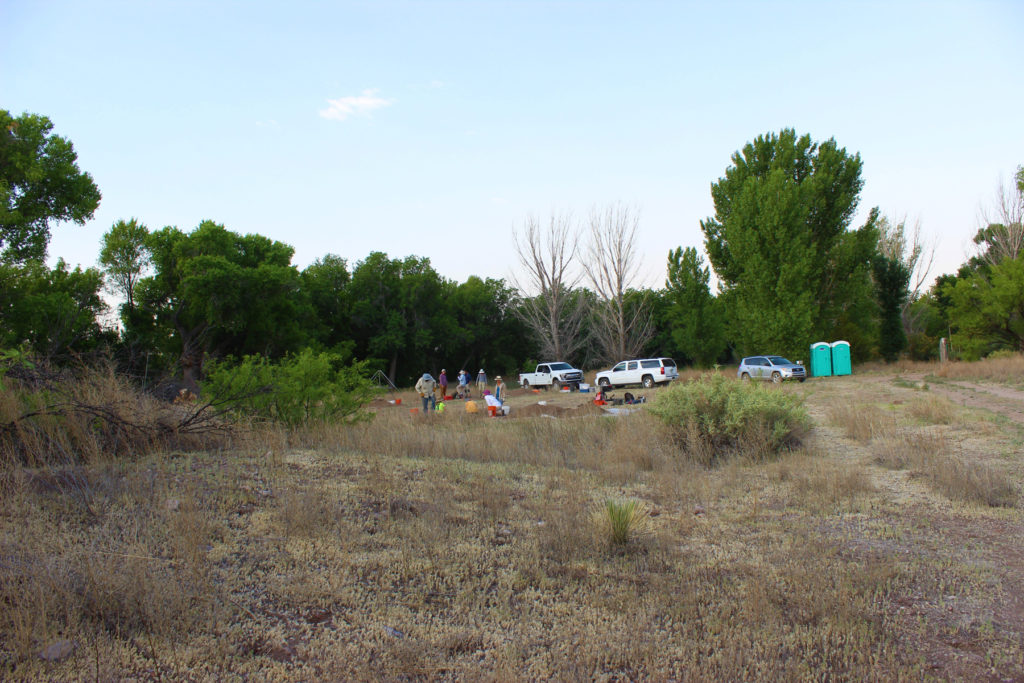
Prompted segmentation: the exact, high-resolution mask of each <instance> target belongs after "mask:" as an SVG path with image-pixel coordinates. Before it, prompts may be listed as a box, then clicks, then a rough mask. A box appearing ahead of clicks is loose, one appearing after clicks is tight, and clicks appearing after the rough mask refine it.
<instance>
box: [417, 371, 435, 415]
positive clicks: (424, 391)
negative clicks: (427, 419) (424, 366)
mask: <svg viewBox="0 0 1024 683" xmlns="http://www.w3.org/2000/svg"><path fill="white" fill-rule="evenodd" d="M436 390H437V382H435V381H434V378H433V377H432V376H431V375H430V373H429V372H424V373H423V376H422V377H420V378H419V380H418V381H417V382H416V391H418V392H419V394H420V398H421V399H423V413H424V414H425V415H429V414H430V410H431V409H432V408H433V407H434V392H435V391H436Z"/></svg>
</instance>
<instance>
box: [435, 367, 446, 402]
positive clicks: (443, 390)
mask: <svg viewBox="0 0 1024 683" xmlns="http://www.w3.org/2000/svg"><path fill="white" fill-rule="evenodd" d="M437 383H438V384H440V385H441V400H442V401H443V400H445V399H446V398H448V375H447V372H446V371H445V369H444V368H441V374H440V375H438V377H437Z"/></svg>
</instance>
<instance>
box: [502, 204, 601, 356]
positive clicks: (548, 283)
mask: <svg viewBox="0 0 1024 683" xmlns="http://www.w3.org/2000/svg"><path fill="white" fill-rule="evenodd" d="M512 239H513V241H514V243H515V248H516V254H517V255H518V256H519V262H520V264H522V266H523V269H524V270H525V282H520V281H519V279H518V278H517V277H513V278H512V281H513V283H514V284H515V286H516V287H517V288H518V289H519V290H520V291H521V292H523V306H522V307H521V309H520V312H519V315H520V317H521V318H522V320H523V322H524V323H525V324H526V326H527V327H528V328H529V329H530V331H531V332H532V333H533V334H534V336H535V337H536V339H537V341H538V345H539V347H540V349H539V350H540V353H541V355H542V356H543V357H544V358H548V359H551V360H566V359H569V358H571V357H572V356H573V354H575V353H576V352H577V351H578V350H579V349H580V348H581V347H582V346H583V344H584V343H585V342H586V338H585V335H584V333H583V322H584V320H585V318H586V309H585V308H584V306H583V305H582V299H581V297H579V296H578V294H577V293H576V292H574V290H575V288H576V286H577V285H578V284H579V282H580V280H581V277H582V276H581V275H580V274H579V272H578V270H577V268H576V261H577V257H578V252H579V229H578V228H577V227H576V225H575V224H574V221H573V219H572V216H571V215H569V214H561V215H559V214H554V213H552V215H551V218H550V220H549V222H548V225H547V227H546V228H545V227H542V226H541V223H540V221H538V220H537V218H536V217H535V216H528V217H527V219H526V223H525V225H524V226H523V231H522V233H518V232H515V231H513V233H512Z"/></svg>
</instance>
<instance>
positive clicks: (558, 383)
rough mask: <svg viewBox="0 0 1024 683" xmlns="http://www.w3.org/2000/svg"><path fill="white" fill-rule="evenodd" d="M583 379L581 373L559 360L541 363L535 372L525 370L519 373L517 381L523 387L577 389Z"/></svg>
mask: <svg viewBox="0 0 1024 683" xmlns="http://www.w3.org/2000/svg"><path fill="white" fill-rule="evenodd" d="M582 381H583V373H582V372H580V371H579V370H577V369H576V368H574V367H573V366H571V365H569V364H568V363H562V362H561V361H559V362H556V363H541V364H540V365H538V366H537V371H536V372H526V373H523V374H521V375H519V383H520V384H521V385H523V388H524V389H525V388H528V387H544V388H545V389H550V388H551V387H554V388H555V389H561V388H562V387H563V386H567V387H569V388H570V389H579V388H580V382H582Z"/></svg>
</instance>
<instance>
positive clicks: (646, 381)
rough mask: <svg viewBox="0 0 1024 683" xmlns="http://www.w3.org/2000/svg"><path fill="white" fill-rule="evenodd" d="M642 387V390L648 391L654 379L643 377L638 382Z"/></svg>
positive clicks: (648, 376)
mask: <svg viewBox="0 0 1024 683" xmlns="http://www.w3.org/2000/svg"><path fill="white" fill-rule="evenodd" d="M640 383H641V384H643V385H644V389H650V388H651V387H653V386H654V378H653V377H651V376H650V375H644V378H643V379H642V380H641V381H640Z"/></svg>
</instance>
